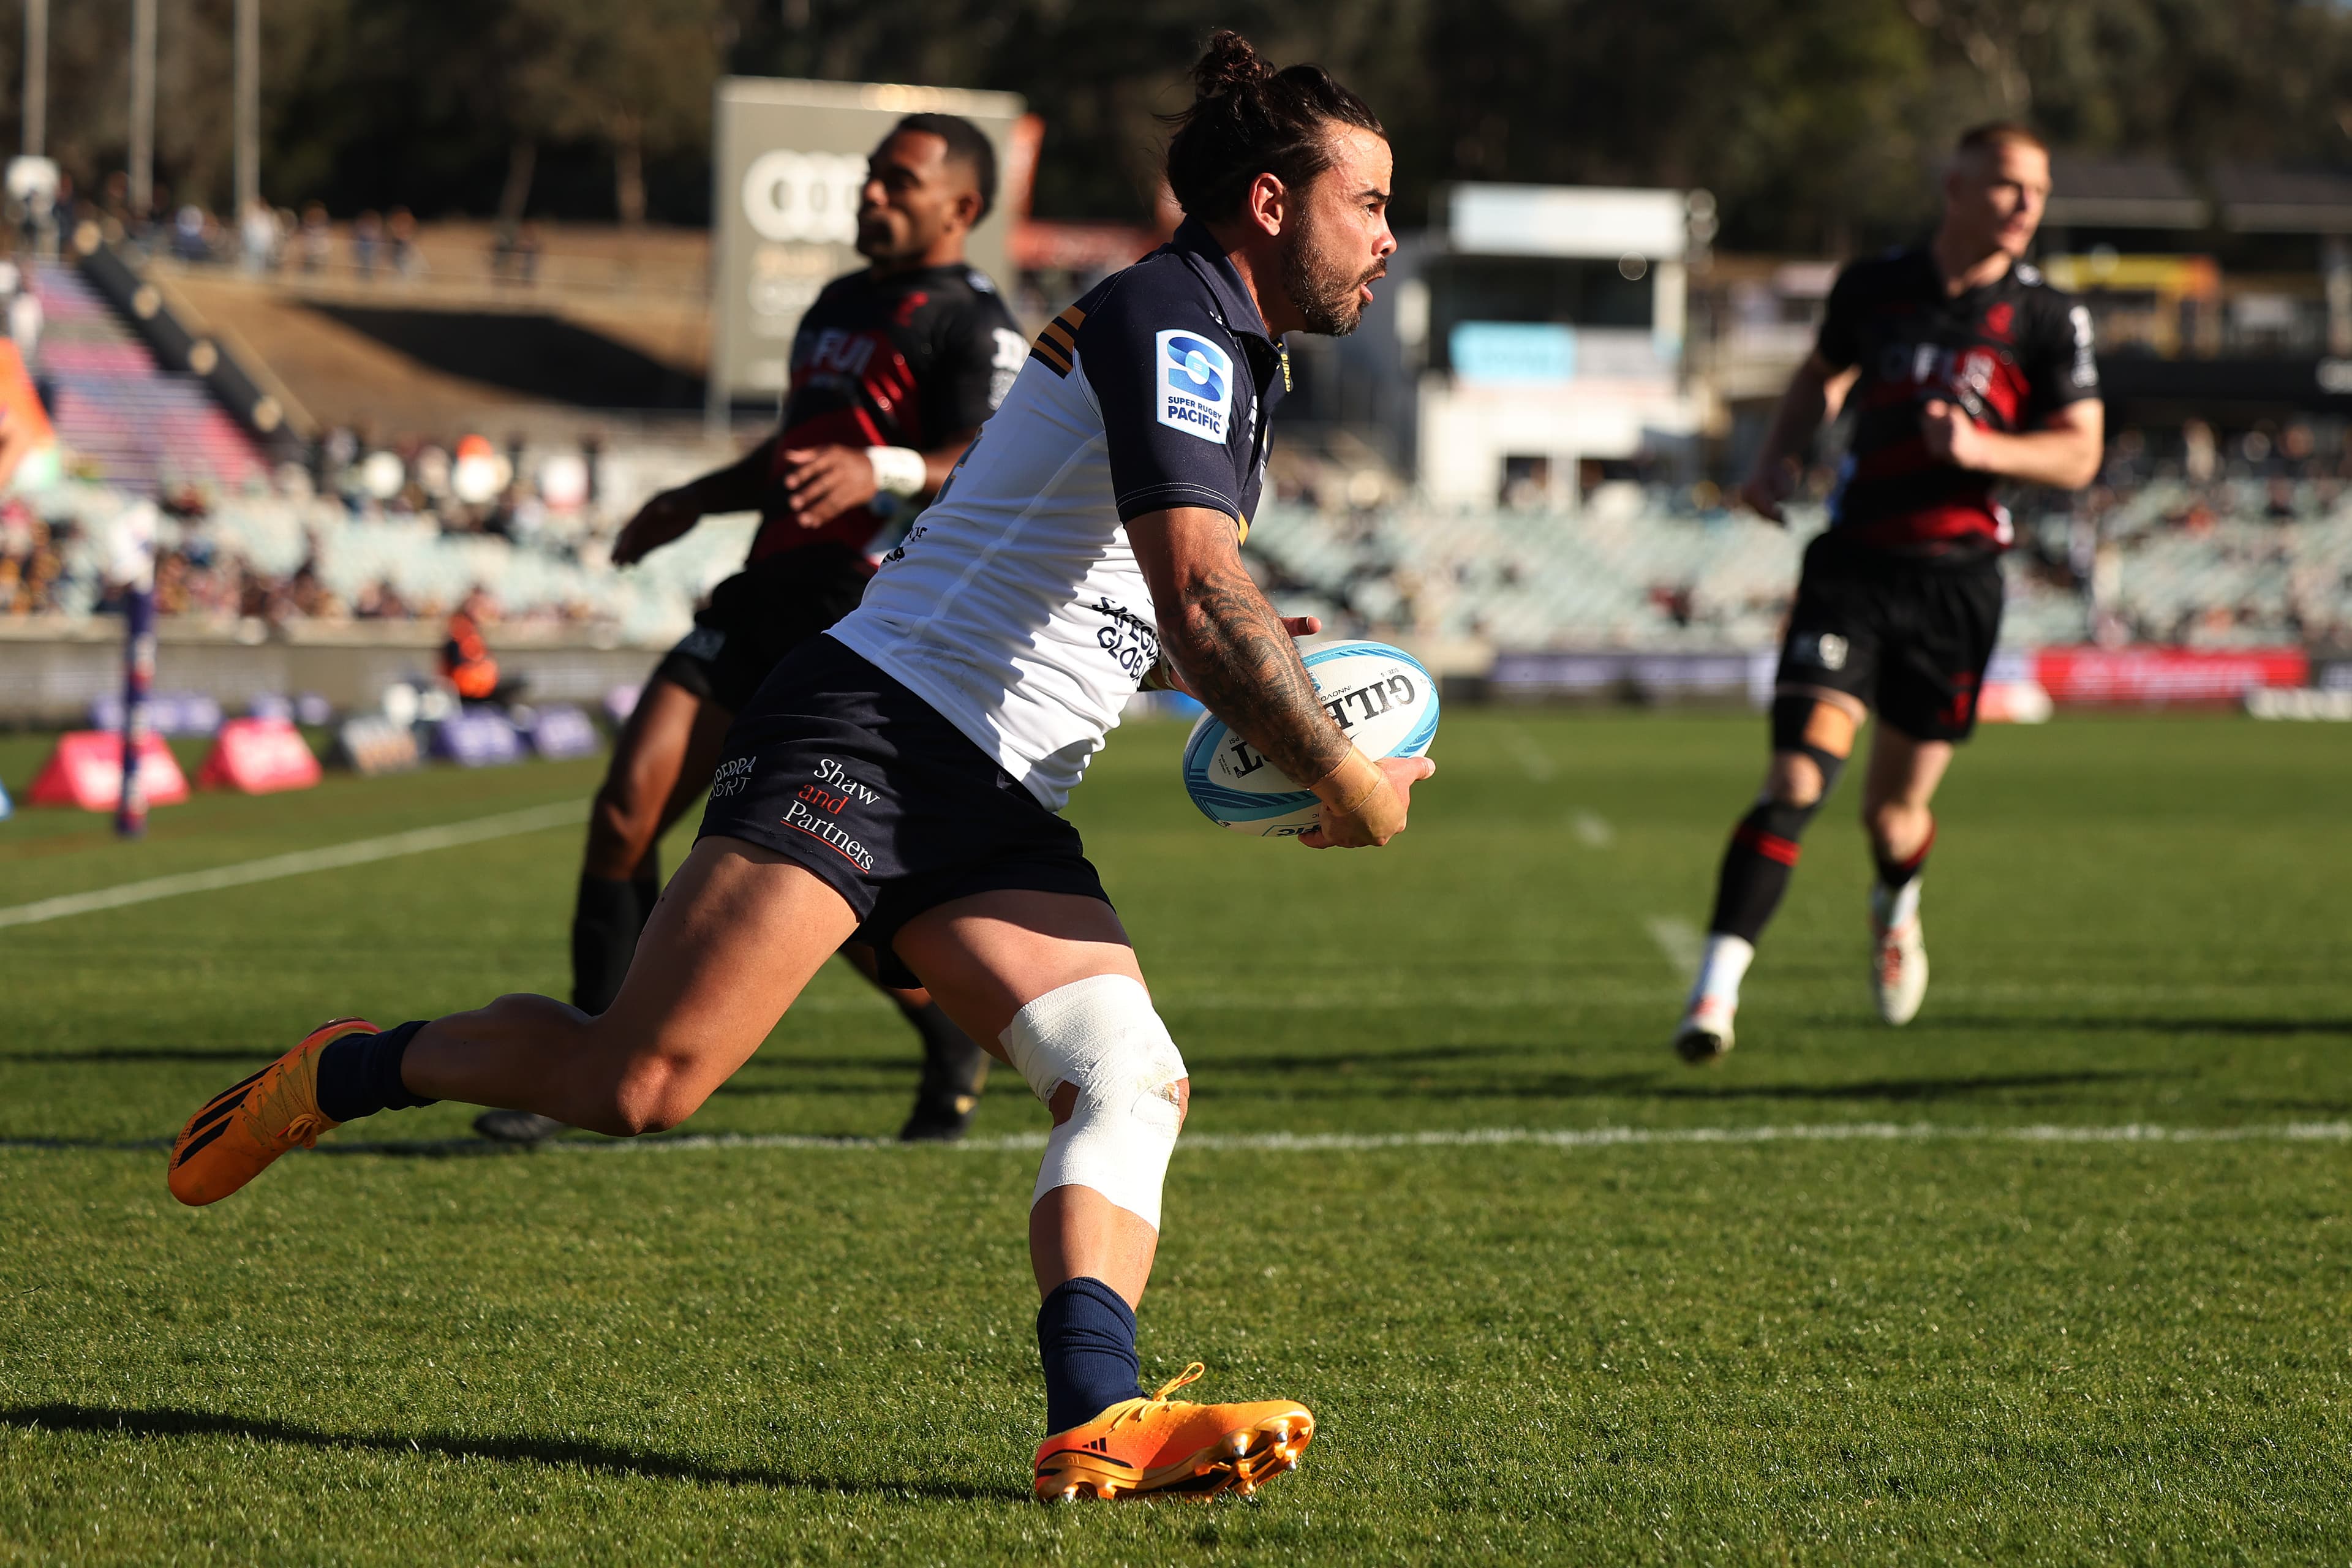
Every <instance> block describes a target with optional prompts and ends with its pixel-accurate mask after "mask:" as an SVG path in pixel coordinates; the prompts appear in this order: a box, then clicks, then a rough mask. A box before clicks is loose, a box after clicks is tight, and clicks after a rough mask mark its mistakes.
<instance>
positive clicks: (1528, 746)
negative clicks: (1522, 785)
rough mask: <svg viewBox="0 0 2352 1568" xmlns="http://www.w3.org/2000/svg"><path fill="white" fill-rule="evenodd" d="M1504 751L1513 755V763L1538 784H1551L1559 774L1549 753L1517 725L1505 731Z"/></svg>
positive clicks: (1557, 767)
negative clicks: (1553, 778)
mask: <svg viewBox="0 0 2352 1568" xmlns="http://www.w3.org/2000/svg"><path fill="white" fill-rule="evenodd" d="M1503 749H1504V750H1505V751H1507V752H1510V753H1511V761H1513V762H1515V763H1518V764H1519V771H1520V772H1522V773H1526V774H1527V775H1528V777H1529V778H1530V779H1533V780H1534V781H1535V782H1536V783H1538V784H1549V783H1550V782H1551V780H1552V777H1553V775H1554V774H1556V773H1559V766H1558V765H1557V764H1555V763H1553V762H1552V760H1551V757H1550V755H1549V753H1548V752H1545V750H1544V749H1543V748H1542V747H1541V746H1539V745H1538V744H1536V742H1535V739H1534V737H1533V736H1531V735H1529V734H1528V732H1527V731H1525V730H1522V729H1520V728H1519V727H1518V726H1517V725H1516V724H1513V725H1510V726H1508V727H1507V728H1506V729H1505V730H1504V731H1503Z"/></svg>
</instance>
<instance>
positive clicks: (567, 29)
mask: <svg viewBox="0 0 2352 1568" xmlns="http://www.w3.org/2000/svg"><path fill="white" fill-rule="evenodd" d="M504 11H505V16H504V17H503V21H504V26H503V28H502V30H501V31H502V37H503V38H504V39H505V40H506V41H507V46H508V47H504V48H502V49H501V50H500V51H499V53H500V54H501V56H502V57H503V58H505V59H506V60H507V61H508V62H509V71H510V75H509V80H510V83H511V88H512V91H513V93H514V109H515V118H516V120H517V121H518V122H519V124H520V127H521V128H522V130H523V133H524V135H525V136H526V137H530V138H531V139H532V141H531V142H530V144H532V145H535V144H536V142H540V141H551V142H565V141H574V142H580V141H593V142H601V143H602V144H603V145H604V146H605V147H606V148H608V149H609V150H610V152H611V153H612V158H613V205H614V211H615V212H616V213H617V214H618V215H619V217H620V220H621V221H622V222H623V223H624V224H627V225H630V226H635V225H639V224H642V223H644V222H645V221H646V154H647V153H649V152H650V153H665V152H671V151H676V150H679V149H686V148H699V149H707V148H708V147H709V142H710V100H711V90H712V88H713V86H714V84H715V83H716V81H717V79H718V77H719V62H720V61H721V59H722V58H724V55H725V50H726V46H727V43H728V42H729V40H730V37H731V34H732V31H733V29H732V26H731V25H730V17H729V15H728V12H727V8H726V6H725V5H724V4H722V0H509V3H508V4H507V5H506V6H505V7H504ZM511 168H512V163H509V169H510V170H511ZM511 182H512V176H511V174H510V175H509V183H510V184H511ZM516 207H517V211H516V213H515V216H520V202H518V203H516ZM502 216H503V215H502Z"/></svg>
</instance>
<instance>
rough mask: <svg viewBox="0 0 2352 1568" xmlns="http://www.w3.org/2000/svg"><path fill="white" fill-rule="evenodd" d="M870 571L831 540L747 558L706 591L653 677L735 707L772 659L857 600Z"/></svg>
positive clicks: (735, 710)
mask: <svg viewBox="0 0 2352 1568" xmlns="http://www.w3.org/2000/svg"><path fill="white" fill-rule="evenodd" d="M873 575H874V569H873V568H872V567H871V566H869V565H867V564H866V557H865V556H864V555H862V554H860V553H859V552H856V551H855V550H852V549H850V548H849V547H848V546H847V545H845V544H837V543H835V542H831V541H826V542H823V543H818V544H809V545H803V546H802V547H801V548H800V549H798V550H792V551H787V552H784V553H783V554H782V555H771V556H768V557H766V558H765V559H764V560H760V561H755V562H753V563H751V564H750V565H748V566H746V567H744V568H743V570H741V571H740V572H738V573H736V574H735V575H733V576H732V577H730V578H728V579H727V580H726V581H725V582H723V583H721V584H719V586H717V587H716V588H713V589H712V590H711V591H710V602H709V604H707V605H703V607H702V608H701V609H700V610H699V611H698V612H697V613H696V615H695V617H694V629H693V630H692V631H690V632H688V633H687V634H686V637H685V640H683V641H682V642H680V643H679V644H678V645H677V647H674V648H672V649H670V650H669V652H668V653H667V655H666V656H664V658H662V661H661V663H660V664H659V665H657V666H656V667H655V668H654V679H656V680H667V681H668V682H670V683H671V684H672V685H674V686H682V687H684V688H685V689H687V690H688V691H690V692H692V693H694V695H695V696H697V697H699V698H701V699H702V700H704V701H706V702H716V703H718V704H719V706H720V707H721V708H724V709H726V710H727V711H729V712H730V713H740V712H741V711H743V710H744V709H745V708H746V707H747V706H749V705H750V703H751V698H752V696H753V694H754V693H756V692H757V691H758V690H759V689H760V683H761V681H763V680H765V679H768V671H770V670H772V669H773V668H776V661H777V660H779V659H781V658H783V657H784V656H785V655H786V654H788V653H790V652H792V651H793V649H794V648H796V647H800V646H801V645H802V644H803V643H804V642H806V641H808V640H809V638H811V637H814V636H816V635H817V634H818V633H819V632H821V631H823V630H824V628H825V627H827V626H831V625H833V623H834V622H835V621H837V620H839V619H841V617H842V616H845V615H847V614H849V612H850V611H852V610H854V609H856V608H857V601H858V600H859V599H860V598H862V597H863V596H864V595H865V593H866V582H867V580H868V579H869V578H871V577H872V576H873Z"/></svg>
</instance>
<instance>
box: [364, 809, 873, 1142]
mask: <svg viewBox="0 0 2352 1568" xmlns="http://www.w3.org/2000/svg"><path fill="white" fill-rule="evenodd" d="M856 925H857V917H856V914H855V912H853V911H852V910H851V909H850V907H849V904H848V903H847V901H846V900H844V899H843V898H842V896H841V895H840V894H839V893H837V892H835V890H834V889H832V888H831V887H830V886H829V885H827V884H826V883H825V882H824V880H823V879H820V878H818V877H817V876H815V875H814V873H812V872H810V871H808V870H806V869H804V868H802V867H801V866H799V865H797V864H795V863H793V861H791V860H788V859H786V858H784V857H782V856H781V855H778V854H776V853H775V852H774V851H772V850H769V849H763V848H761V847H759V846H757V845H753V844H749V843H746V842H744V841H742V840H740V839H735V838H726V837H710V838H705V839H703V840H702V841H701V842H700V843H698V844H697V845H696V846H695V847H694V851H693V853H692V854H690V855H688V857H687V859H686V862H685V864H684V865H682V866H680V867H679V868H678V871H677V876H676V877H674V878H672V879H670V883H669V886H668V888H667V889H666V890H665V891H664V892H663V894H662V898H661V902H660V903H659V904H657V905H656V907H655V909H654V913H653V919H652V920H651V921H649V922H648V923H647V924H646V932H645V935H644V937H643V938H642V939H640V941H639V942H638V946H637V954H636V958H635V962H634V963H631V964H630V966H629V974H628V978H627V980H626V981H625V982H624V983H623V984H622V986H621V994H620V995H619V996H618V997H616V998H614V1003H613V1005H612V1006H611V1008H610V1009H608V1010H607V1011H605V1012H604V1013H603V1014H601V1015H599V1016H593V1017H591V1016H588V1015H586V1014H583V1013H582V1012H580V1011H579V1010H578V1009H577V1008H572V1007H567V1006H565V1005H563V1004H562V1003H560V1002H554V1001H551V1000H550V999H548V998H546V997H543V996H503V997H500V998H499V1000H498V1001H496V1002H493V1003H491V1004H490V1005H488V1007H484V1008H481V1009H479V1010H478V1011H476V1012H472V1013H460V1014H457V1015H455V1016H451V1017H447V1018H443V1019H440V1020H438V1021H436V1023H435V1024H433V1025H432V1026H430V1027H429V1028H427V1029H425V1031H424V1032H423V1033H421V1034H419V1035H418V1036H417V1037H416V1039H415V1042H414V1043H413V1044H412V1045H411V1046H410V1047H409V1051H408V1056H407V1058H406V1061H405V1063H404V1078H405V1079H406V1081H407V1083H408V1085H409V1087H410V1088H412V1089H415V1090H416V1091H417V1092H418V1093H421V1094H428V1095H433V1096H435V1097H437V1098H439V1099H444V1100H467V1101H470V1102H472V1103H474V1104H477V1105H496V1106H508V1107H516V1108H520V1109H523V1110H536V1111H539V1112H541V1114H543V1115H548V1116H554V1117H556V1118H558V1119H559V1120H562V1121H569V1122H571V1123H572V1124H573V1125H574V1126H580V1127H588V1128H592V1129H594V1130H596V1131H604V1132H613V1133H617V1134H624V1135H627V1134H635V1133H640V1132H651V1131H661V1130H663V1129H665V1128H668V1127H674V1126H676V1125H677V1123H678V1122H680V1121H684V1120H685V1119H686V1118H687V1117H688V1116H690V1115H692V1114H693V1113H694V1111H695V1110H697V1109H698V1107H699V1106H700V1105H701V1104H702V1102H703V1101H704V1100H708V1099H709V1097H710V1094H711V1091H712V1090H714V1089H717V1088H718V1087H719V1085H720V1084H722V1083H724V1082H726V1081H727V1079H729V1078H730V1076H732V1075H733V1073H734V1072H735V1070H736V1069H737V1068H740V1067H741V1066H742V1065H743V1063H744V1062H745V1061H746V1060H748V1059H749V1058H751V1053H752V1052H753V1051H755V1050H757V1049H759V1048H760V1042H761V1041H762V1040H764V1039H766V1038H767V1037H768V1033H769V1031H770V1030H772V1029H773V1028H774V1027H775V1026H776V1021H777V1020H778V1019H779V1018H781V1017H782V1016H783V1015H784V1011H785V1009H787V1008H788V1007H790V1006H791V1005H792V1004H793V1000H794V999H795V998H796V997H798V996H799V994H800V993H801V989H802V987H803V986H804V985H806V984H808V980H809V976H811V975H812V974H814V973H816V971H817V969H818V968H819V967H820V966H821V965H823V964H824V961H825V960H826V959H828V958H830V957H832V956H833V953H834V951H835V949H836V948H838V947H839V946H840V945H841V943H842V942H844V941H845V939H846V938H847V937H848V935H849V933H850V932H851V931H854V930H855V929H856Z"/></svg>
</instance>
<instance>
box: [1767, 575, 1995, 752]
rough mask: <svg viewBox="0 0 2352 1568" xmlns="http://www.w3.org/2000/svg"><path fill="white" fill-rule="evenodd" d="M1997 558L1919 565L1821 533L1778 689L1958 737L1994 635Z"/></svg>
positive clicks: (1783, 649) (1793, 617)
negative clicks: (1807, 692)
mask: <svg viewBox="0 0 2352 1568" xmlns="http://www.w3.org/2000/svg"><path fill="white" fill-rule="evenodd" d="M2000 605H2001V582H2000V562H1999V561H1998V560H1996V559H1994V558H1992V557H1989V556H1988V557H1982V558H1979V559H1977V560H1973V561H1969V562H1965V563H1938V562H1934V561H1923V560H1919V559H1916V558H1915V557H1910V556H1903V555H1892V554H1888V553H1886V552H1883V551H1874V550H1869V549H1866V548H1859V547H1856V546H1853V545H1849V544H1847V543H1845V542H1843V541H1842V540H1839V539H1837V538H1835V536H1833V535H1832V534H1826V533H1825V534H1822V536H1821V537H1819V538H1817V539H1815V540H1814V541H1813V542H1812V543H1811V544H1810V545H1807V546H1806V547H1805V565H1804V572H1803V574H1802V575H1801V576H1800V577H1799V578H1798V580H1797V603H1796V605H1795V607H1794V608H1793V609H1791V610H1790V613H1789V635H1788V637H1787V638H1786V639H1785V640H1784V641H1783V642H1782V643H1781V645H1780V673H1779V682H1780V685H1782V686H1816V687H1826V688H1828V689H1831V690H1832V691H1842V692H1844V693H1845V694H1846V695H1847V696H1849V697H1853V698H1857V699H1859V700H1861V701H1862V702H1863V703H1864V705H1865V706H1867V707H1869V708H1871V709H1873V710H1875V711H1876V712H1877V714H1878V716H1879V718H1880V719H1881V720H1883V721H1885V722H1886V723H1888V724H1890V725H1892V726H1894V727H1895V729H1897V730H1899V731H1902V732H1903V733H1905V734H1906V735H1909V736H1911V737H1912V738H1913V739H1915V740H1920V741H1965V740H1967V739H1968V737H1969V732H1970V731H1973V730H1974V729H1975V728H1976V723H1977V695H1978V690H1979V688H1980V687H1981V686H1982V685H1983V684H1984V672H1985V666H1986V665H1988V664H1990V662H1991V661H1992V653H1993V646H1994V644H1995V643H1997V642H1998V641H1999V640H2000Z"/></svg>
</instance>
